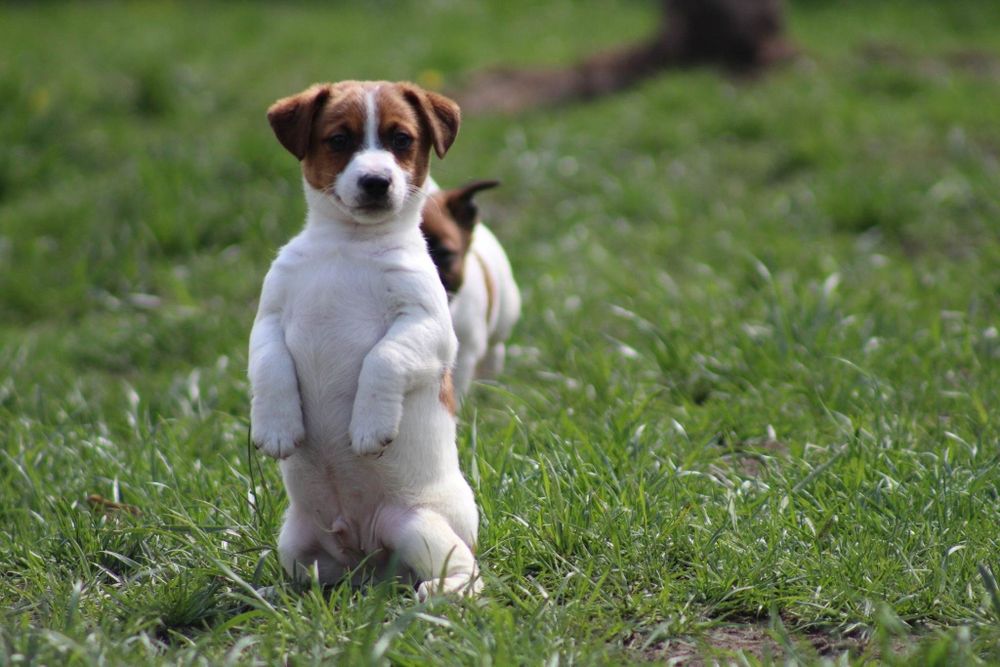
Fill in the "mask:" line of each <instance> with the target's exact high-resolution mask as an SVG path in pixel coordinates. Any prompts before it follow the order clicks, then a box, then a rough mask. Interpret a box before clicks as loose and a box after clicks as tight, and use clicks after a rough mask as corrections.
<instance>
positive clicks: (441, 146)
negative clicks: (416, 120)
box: [401, 83, 462, 158]
mask: <svg viewBox="0 0 1000 667" xmlns="http://www.w3.org/2000/svg"><path fill="white" fill-rule="evenodd" d="M401 86H402V88H403V96H404V97H405V98H406V101H407V102H409V103H410V104H411V105H413V108H414V109H416V111H417V114H418V115H419V116H420V120H421V121H422V122H423V123H424V125H425V126H426V127H427V129H428V130H429V131H430V133H431V145H433V146H434V152H435V153H437V156H438V157H439V158H442V157H444V155H445V153H447V152H448V149H449V148H451V145H452V143H454V141H455V137H456V136H458V126H459V125H460V124H461V122H462V111H461V110H460V109H459V108H458V105H457V104H455V102H453V101H451V100H450V99H448V98H447V97H445V96H444V95H438V94H437V93H432V92H430V91H427V90H424V89H423V88H421V87H419V86H417V85H415V84H412V83H404V84H401Z"/></svg>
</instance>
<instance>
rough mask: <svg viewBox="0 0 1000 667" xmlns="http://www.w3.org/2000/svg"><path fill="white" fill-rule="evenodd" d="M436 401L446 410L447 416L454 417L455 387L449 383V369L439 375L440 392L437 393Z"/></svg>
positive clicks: (455, 406)
mask: <svg viewBox="0 0 1000 667" xmlns="http://www.w3.org/2000/svg"><path fill="white" fill-rule="evenodd" d="M438 400H439V401H441V405H443V406H444V407H445V408H446V409H447V410H448V414H450V415H451V416H452V417H454V416H455V412H456V409H457V407H458V406H457V404H456V403H455V385H454V383H453V382H452V381H451V369H450V368H449V369H446V370H445V372H444V374H443V375H441V391H440V392H438Z"/></svg>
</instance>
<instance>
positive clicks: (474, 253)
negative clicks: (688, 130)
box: [421, 181, 521, 397]
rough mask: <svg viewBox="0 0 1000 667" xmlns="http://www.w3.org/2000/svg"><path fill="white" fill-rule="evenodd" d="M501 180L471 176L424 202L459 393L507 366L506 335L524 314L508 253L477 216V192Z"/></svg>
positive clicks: (424, 223)
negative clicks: (453, 339)
mask: <svg viewBox="0 0 1000 667" xmlns="http://www.w3.org/2000/svg"><path fill="white" fill-rule="evenodd" d="M497 185H499V182H498V181H473V182H471V183H467V184H466V185H463V186H462V187H460V188H454V189H452V190H438V189H437V188H436V186H433V183H432V186H433V187H432V189H433V190H434V191H433V192H432V194H431V195H430V197H429V198H428V200H427V203H426V204H424V210H423V221H422V222H421V231H423V233H424V237H425V238H426V239H427V248H428V250H429V251H430V254H431V259H433V260H434V264H435V265H436V266H437V271H438V277H439V278H440V279H441V283H442V284H443V285H444V288H445V291H446V292H447V293H448V297H449V301H450V303H449V306H450V310H451V319H452V324H453V325H454V327H455V334H456V335H457V336H458V357H457V359H456V363H455V391H456V393H457V394H458V395H459V396H460V397H461V396H464V395H465V393H466V392H467V391H468V390H469V386H470V385H471V384H472V380H473V379H474V378H490V377H494V376H496V375H497V374H498V373H499V372H500V371H502V370H503V364H504V357H505V356H506V350H507V348H506V341H507V339H508V338H509V337H510V333H511V330H512V329H513V328H514V324H516V323H517V319H518V317H519V316H520V314H521V293H520V292H519V291H518V289H517V283H515V282H514V273H513V271H512V270H511V268H510V262H509V261H507V255H506V254H505V253H504V251H503V247H502V246H501V245H500V242H499V241H497V238H496V237H495V236H494V235H493V233H492V232H491V231H490V230H489V228H488V227H487V226H486V225H484V224H482V223H481V222H479V212H478V210H477V209H476V204H475V202H474V201H473V199H472V198H473V196H474V195H475V194H476V193H477V192H480V191H482V190H488V189H490V188H494V187H496V186H497Z"/></svg>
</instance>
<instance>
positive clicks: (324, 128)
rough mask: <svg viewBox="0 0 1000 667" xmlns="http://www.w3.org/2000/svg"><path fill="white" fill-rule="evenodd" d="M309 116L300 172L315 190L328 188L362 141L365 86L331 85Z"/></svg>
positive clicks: (350, 84) (355, 84)
mask: <svg viewBox="0 0 1000 667" xmlns="http://www.w3.org/2000/svg"><path fill="white" fill-rule="evenodd" d="M329 88H330V93H329V96H328V99H327V100H326V103H325V104H324V105H323V107H322V109H320V110H319V111H318V112H317V113H316V114H315V116H314V118H313V123H312V129H311V131H310V141H309V148H308V151H307V152H306V155H305V158H304V159H303V160H302V174H303V176H305V179H306V181H308V183H309V185H311V186H313V187H314V188H316V189H317V190H329V189H330V188H332V187H333V184H334V183H335V182H336V180H337V176H339V175H340V172H342V171H344V169H346V168H347V165H348V164H349V163H350V162H351V158H353V157H354V154H355V153H356V152H357V151H358V150H359V149H360V148H361V147H362V145H363V144H364V140H365V89H364V87H363V86H362V85H361V84H359V83H355V82H342V83H338V84H333V85H331V86H330V87H329Z"/></svg>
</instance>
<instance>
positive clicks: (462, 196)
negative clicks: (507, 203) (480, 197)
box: [447, 180, 500, 229]
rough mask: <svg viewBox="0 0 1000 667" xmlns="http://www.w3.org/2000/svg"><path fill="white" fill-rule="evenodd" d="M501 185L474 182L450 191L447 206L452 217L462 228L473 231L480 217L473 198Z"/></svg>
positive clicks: (489, 181) (496, 182)
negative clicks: (483, 191)
mask: <svg viewBox="0 0 1000 667" xmlns="http://www.w3.org/2000/svg"><path fill="white" fill-rule="evenodd" d="M498 185H500V181H493V180H486V181H472V182H471V183H466V184H465V185H463V186H462V187H460V188H455V189H453V190H448V194H447V205H448V210H449V211H450V212H451V217H452V218H454V219H455V222H457V223H458V225H459V226H460V227H464V228H465V229H472V228H473V227H475V226H476V220H477V218H478V216H479V209H478V208H477V207H476V203H475V202H474V201H472V197H473V196H474V195H475V194H476V193H477V192H480V191H482V190H490V189H492V188H495V187H496V186H498Z"/></svg>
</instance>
